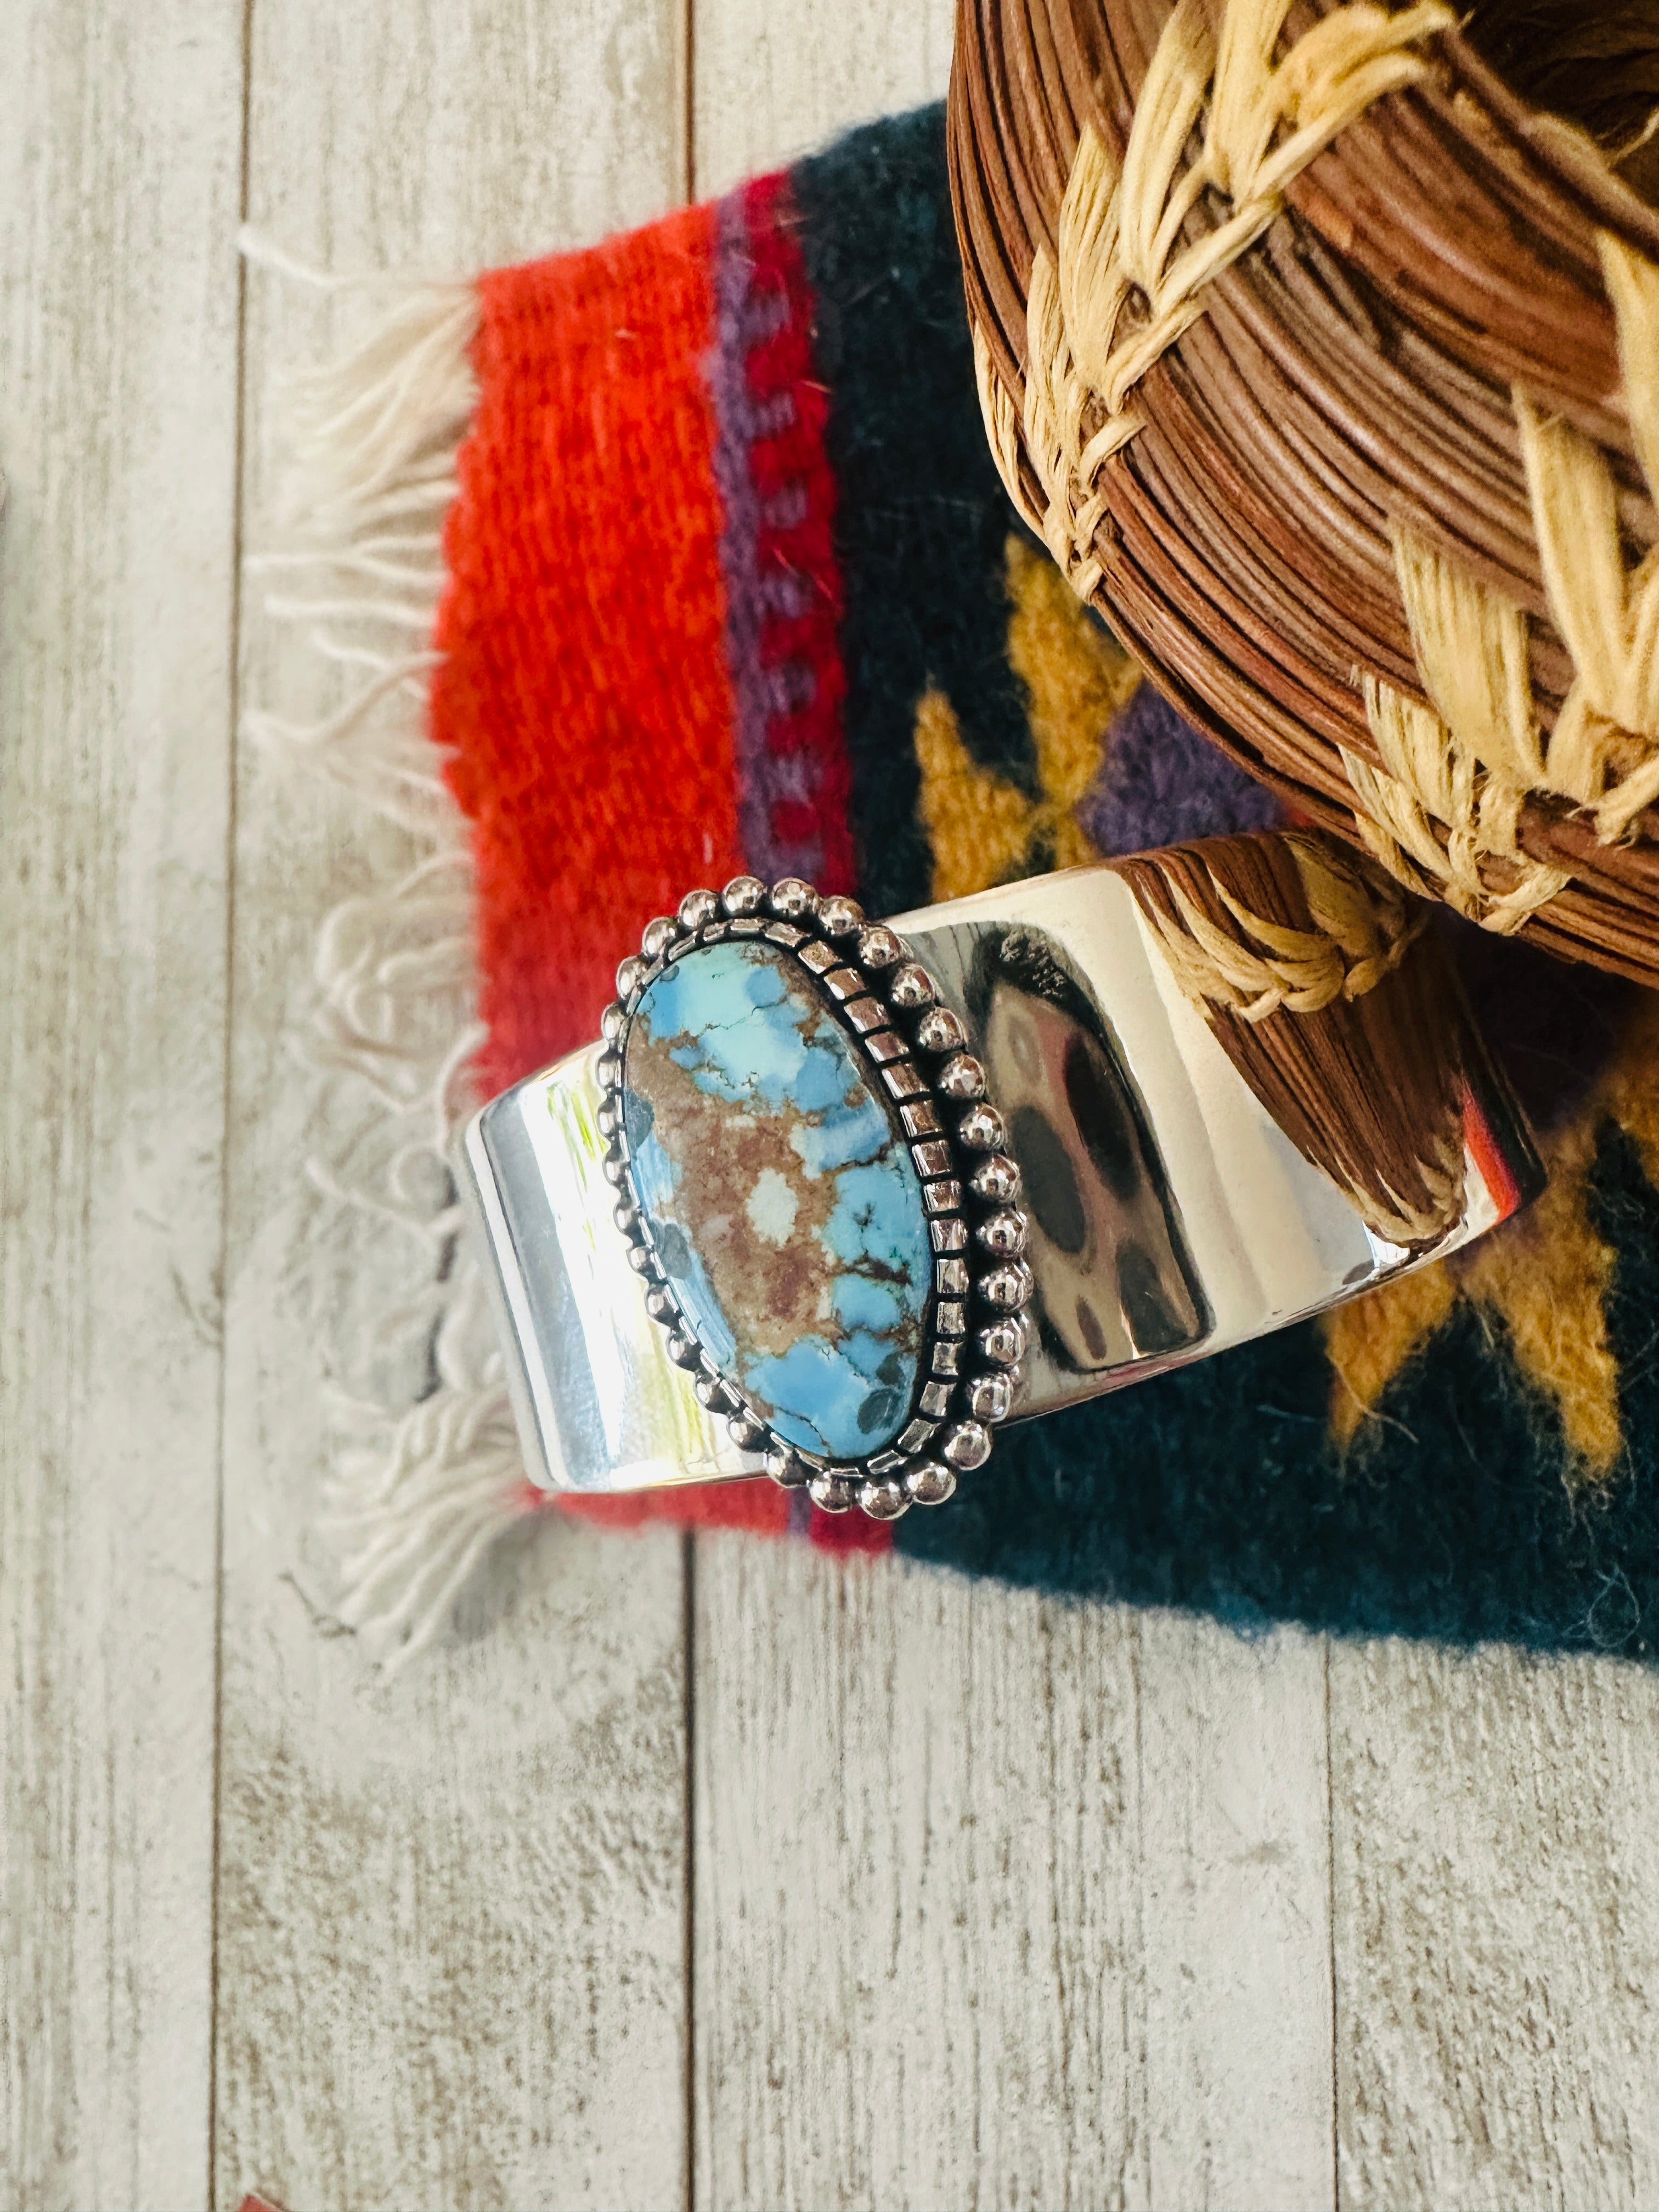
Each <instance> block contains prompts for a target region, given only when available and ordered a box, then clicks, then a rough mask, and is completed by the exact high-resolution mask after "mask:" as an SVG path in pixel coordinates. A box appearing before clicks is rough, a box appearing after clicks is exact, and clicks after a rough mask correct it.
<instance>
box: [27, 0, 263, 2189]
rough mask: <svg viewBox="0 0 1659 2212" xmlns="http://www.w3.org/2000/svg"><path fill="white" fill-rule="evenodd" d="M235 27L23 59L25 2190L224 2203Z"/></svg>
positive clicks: (144, 12) (104, 24)
mask: <svg viewBox="0 0 1659 2212" xmlns="http://www.w3.org/2000/svg"><path fill="white" fill-rule="evenodd" d="M241 18H242V10H241V7H240V0H235V4H220V0H204V4H202V5H199V6H197V7H196V8H195V9H192V10H191V11H190V15H189V20H188V21H185V20H184V19H182V18H179V17H173V16H170V17H161V16H156V15H155V14H154V12H153V11H152V10H149V9H144V8H142V7H139V6H137V5H131V4H125V0H88V5H87V6H85V7H84V8H81V9H76V10H74V11H72V13H70V14H68V15H66V14H65V12H64V9H62V8H60V7H56V6H53V5H52V0H39V3H38V4H36V0H12V4H11V5H9V7H8V8H7V9H6V10H5V11H4V25H5V33H6V35H5V39H4V49H5V57H6V58H5V66H4V69H3V71H0V297H3V299H4V301H5V312H4V313H3V315H0V468H3V469H4V471H6V473H7V474H8V476H9V479H10V498H9V510H8V512H7V513H6V515H5V517H4V520H3V522H0V732H3V738H0V1221H3V1224H4V1229H3V1236H0V1741H3V1743H4V1747H5V1755H4V1760H3V1774H0V1897H3V1910H0V2173H3V2175H4V2177H5V2180H4V2191H3V2193H4V2195H5V2197H6V2199H7V2201H8V2202H9V2203H27V2204H29V2205H31V2206H40V2207H42V2208H46V2207H51V2206H84V2205H88V2204H137V2203H148V2204H159V2203H167V2204H177V2205H189V2204H200V2203H204V2200H205V2196H206V2173H207V2130H208V2101H209V2100H208V2063H209V2062H208V2051H209V2007H210V1943H211V1850H212V1834H213V1816H212V1789H213V1755H212V1753H213V1704H214V1666H213V1638H214V1574H215V1547H216V1482H217V1476H216V1466H217V1402H218V1387H219V1290H218V1270H219V1258H220V1218H221V1214H220V1191H221V1175H222V1130H223V1063H224V1022H225V869H226V836H227V817H228V789H229V777H228V761H229V731H230V704H231V698H230V659H229V638H230V609H231V573H232V562H231V551H232V544H233V532H234V474H235V468H234V454H235V428H236V315H235V259H234V234H235V225H236V216H237V191H238V175H239V160H240V106H241V102H240V81H241Z"/></svg>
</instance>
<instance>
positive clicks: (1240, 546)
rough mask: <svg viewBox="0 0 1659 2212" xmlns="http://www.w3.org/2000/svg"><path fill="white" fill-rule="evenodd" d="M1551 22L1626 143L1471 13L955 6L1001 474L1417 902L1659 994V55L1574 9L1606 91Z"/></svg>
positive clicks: (1065, 554)
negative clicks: (1652, 181)
mask: <svg viewBox="0 0 1659 2212" xmlns="http://www.w3.org/2000/svg"><path fill="white" fill-rule="evenodd" d="M1510 13H1511V15H1513V14H1514V13H1515V11H1514V9H1511V10H1510ZM1551 13H1552V9H1551V8H1550V7H1549V6H1544V7H1542V8H1541V7H1540V5H1539V4H1538V0H1534V5H1533V8H1532V11H1531V19H1530V20H1531V26H1532V34H1531V35H1528V36H1527V37H1520V38H1516V39H1512V40H1511V43H1512V44H1513V45H1514V46H1516V49H1517V51H1518V52H1520V54H1521V61H1522V64H1524V71H1529V72H1530V78H1529V81H1530V82H1531V83H1532V85H1533V87H1534V90H1535V91H1536V92H1538V94H1539V95H1540V96H1541V97H1543V98H1547V99H1550V100H1553V101H1555V103H1556V104H1557V105H1558V106H1560V105H1570V106H1571V105H1576V106H1577V113H1578V117H1579V119H1580V121H1581V122H1583V123H1584V124H1587V125H1589V126H1590V129H1591V130H1595V131H1598V132H1600V134H1601V137H1602V138H1603V140H1604V141H1612V142H1614V143H1613V145H1612V148H1611V151H1605V150H1603V149H1602V148H1601V147H1599V146H1598V145H1597V143H1595V139H1594V138H1593V137H1591V135H1589V130H1586V129H1583V128H1579V127H1576V126H1575V125H1572V124H1570V123H1569V122H1567V121H1565V120H1563V119H1561V118H1559V116H1557V115H1554V114H1550V113H1547V112H1544V111H1543V109H1542V108H1541V107H1538V106H1534V105H1531V104H1529V102H1528V100H1527V99H1525V98H1523V97H1522V94H1521V93H1520V92H1518V91H1516V89H1513V88H1512V85H1513V84H1515V83H1517V82H1527V81H1528V78H1527V76H1526V75H1525V73H1524V71H1522V70H1521V69H1519V68H1517V66H1516V61H1515V56H1514V55H1513V54H1510V55H1505V54H1504V53H1503V52H1502V51H1501V33H1500V32H1498V31H1497V30H1494V29H1493V28H1492V24H1491V23H1490V22H1488V23H1487V24H1486V37H1485V40H1484V43H1485V45H1486V49H1487V52H1488V53H1492V52H1497V53H1498V58H1500V59H1503V60H1504V63H1505V69H1506V75H1505V76H1503V77H1500V76H1499V75H1498V73H1497V71H1496V70H1494V68H1493V67H1492V65H1491V63H1490V61H1489V60H1488V59H1486V58H1483V56H1482V53H1481V52H1478V51H1477V50H1476V46H1475V45H1474V43H1472V39H1473V38H1474V37H1475V36H1479V35H1480V33H1481V29H1482V24H1481V11H1480V10H1477V14H1476V18H1475V19H1474V25H1473V27H1472V29H1471V31H1469V32H1468V33H1460V31H1459V30H1458V29H1457V27H1456V26H1455V17H1454V15H1453V13H1452V11H1451V9H1449V8H1447V7H1444V6H1443V5H1441V4H1440V0H1422V4H1419V5H1416V6H1413V7H1409V8H1405V9H1395V10H1392V11H1391V10H1389V9H1387V8H1385V7H1379V6H1372V5H1338V4H1336V0H1297V4H1296V5H1294V6H1291V7H1288V8H1287V6H1286V4H1285V0H1181V4H1180V5H1179V6H1177V7H1176V8H1175V9H1170V7H1169V6H1168V4H1167V0H961V8H960V15H959V21H958V33H957V53H956V63H955V69H954V72H953V76H952V81H951V112H950V147H951V184H952V190H953V192H954V195H955V199H956V208H957V228H958V232H959V235H960V239H961V244H962V249H963V263H964V266H965V270H966V278H967V291H968V303H969V317H970V320H971V323H972V326H973V332H974V341H975V358H976V362H977V366H978V371H979V377H980V386H981V400H982V402H983V404H984V409H985V416H986V425H987V434H988V435H989V437H990V440H991V444H992V447H993V449H994V453H995V454H996V457H997V460H998V464H999V465H1000V469H1001V471H1002V473H1003V477H1004V479H1005V481H1006V483H1007V485H1008V488H1009V489H1010V491H1011V492H1012V495H1013V496H1014V498H1015V500H1016V501H1017V502H1018V506H1019V507H1020V508H1021V511H1022V512H1023V513H1024V515H1025V516H1026V518H1027V519H1028V520H1029V521H1030V523H1031V525H1032V526H1033V527H1034V528H1035V529H1036V530H1037V531H1038V532H1040V533H1041V534H1042V537H1043V538H1044V539H1045V540H1046V542H1047V543H1048V546H1049V548H1050V549H1051V550H1052V551H1053V553H1054V556H1055V558H1056V559H1057V560H1058V561H1060V563H1061V564H1062V565H1063V567H1064V568H1065V569H1066V573H1067V574H1068V575H1069V576H1070V578H1071V580H1072V582H1073V586H1075V588H1076V589H1077V591H1078V592H1079V594H1080V595H1081V596H1082V597H1084V598H1085V599H1091V600H1093V601H1094V602H1096V603H1097V605H1099V606H1100V607H1101V609H1102V610H1103V612H1104V613H1105V614H1106V615H1107V617H1108V618H1109V621H1110V622H1111V623H1112V626H1113V628H1114V629H1115V630H1117V631H1118V633H1119V634H1120V635H1121V636H1122V637H1123V639H1124V641H1125V642H1126V643H1127V644H1128V645H1129V646H1130V647H1132V648H1133V650H1134V652H1135V653H1137V654H1138V655H1139V657H1140V658H1141V659H1143V660H1144V662H1145V663H1146V666H1147V668H1148V669H1149V671H1151V673H1152V676H1153V678H1154V679H1155V680H1156V681H1157V682H1158V684H1159V685H1160V686H1161V687H1162V688H1163V689H1164V690H1165V691H1167V692H1168V693H1169V695H1170V697H1171V698H1173V699H1174V700H1175V701H1176V703H1177V704H1178V705H1179V706H1180V707H1181V708H1182V710H1183V711H1184V712H1185V713H1186V714H1188V716H1189V717H1191V719H1192V720H1194V721H1195V722H1196V723H1198V724H1199V725H1200V726H1201V727H1202V728H1204V729H1205V730H1206V731H1207V732H1209V733H1210V734H1211V735H1212V737H1214V738H1216V739H1217V740H1218V742H1219V743H1220V744H1223V745H1224V746H1225V747H1226V748H1227V750H1229V751H1231V753H1233V754H1234V755H1235V756H1236V757H1237V758H1238V759H1240V760H1241V761H1242V762H1243V764H1244V765H1245V766H1246V767H1247V768H1249V769H1251V770H1253V771H1254V772H1255V774H1256V775H1260V776H1261V777H1262V778H1263V779H1264V780H1265V781H1267V782H1268V783H1269V784H1271V785H1273V787H1275V788H1276V789H1277V790H1278V791H1279V793H1281V794H1282V795H1283V796H1284V797H1285V799H1287V800H1288V801H1289V802H1290V803H1291V805H1292V806H1293V807H1295V808H1296V809H1297V811H1298V812H1299V813H1300V814H1301V815H1302V816H1303V817H1306V818H1309V819H1310V820H1312V821H1314V822H1316V823H1319V824H1321V825H1322V826H1324V827H1327V828H1328V829H1333V830H1334V831H1336V832H1338V833H1339V834H1340V835H1341V836H1345V837H1346V838H1348V839H1349V840H1351V841H1352V842H1358V843H1360V844H1362V845H1364V846H1365V847H1366V848H1369V849H1370V852H1372V853H1373V854H1376V857H1377V858H1378V859H1379V860H1381V861H1382V862H1383V865H1384V866H1386V867H1387V868H1388V869H1389V871H1390V872H1392V873H1393V874H1394V875H1395V877H1396V878H1398V879H1399V880H1400V881H1401V883H1403V884H1406V885H1407V886H1408V887H1409V888H1410V889H1412V890H1415V891H1419V892H1422V893H1425V894H1428V895H1431V896H1439V897H1441V898H1443V899H1445V900H1446V901H1447V902H1449V903H1450V904H1451V905H1453V906H1454V907H1455V908H1457V909H1458V911H1459V912H1461V913H1462V914H1464V915H1468V916H1469V917H1470V918H1471V919H1473V920H1474V921H1479V922H1480V923H1482V924H1483V925H1485V926H1486V927H1488V928H1492V929H1496V930H1499V931H1504V932H1510V931H1516V930H1518V931H1522V932H1523V933H1525V935H1526V936H1527V937H1528V939H1534V940H1535V941H1536V942H1538V943H1539V944H1541V945H1545V946H1547V947H1548V948H1549V949H1550V950H1551V951H1555V952H1558V953H1562V954H1566V955H1569V956H1571V957H1576V958H1581V959H1586V960H1589V961H1593V962H1595V963H1596V964H1597V965H1599V966H1601V967H1605V968H1609V969H1614V970H1616V971H1618V972H1619V973H1621V974H1624V975H1630V976H1633V977H1636V978H1638V979H1639V980H1641V981H1646V982H1654V981H1659V805H1656V802H1659V553H1656V551H1655V550H1654V548H1655V543H1656V538H1659V518H1656V513H1655V492H1656V488H1659V216H1656V215H1655V213H1654V211H1653V210H1652V209H1651V208H1650V206H1648V205H1647V204H1645V202H1644V199H1643V198H1642V197H1640V196H1639V195H1638V192H1637V191H1635V190H1634V189H1633V188H1632V185H1631V184H1630V183H1628V182H1626V181H1625V180H1624V178H1623V177H1622V176H1621V174H1620V167H1619V166H1618V161H1619V144H1618V143H1617V142H1619V140H1620V137H1621V135H1622V136H1623V137H1625V138H1626V139H1633V138H1635V137H1638V136H1639V126H1640V123H1641V119H1642V118H1643V117H1644V114H1645V113H1646V112H1647V110H1648V108H1649V107H1650V105H1651V103H1652V102H1653V100H1655V98H1656V97H1659V85H1656V82H1655V78H1654V72H1653V66H1652V64H1653V61H1654V57H1655V55H1656V53H1659V26H1656V10H1655V9H1654V7H1653V5H1652V4H1651V0H1647V4H1645V5H1644V6H1642V7H1639V8H1638V9H1634V10H1632V9H1630V8H1629V7H1628V6H1626V9H1624V11H1623V12H1622V14H1619V13H1618V11H1616V10H1612V9H1608V8H1607V7H1601V8H1598V6H1597V5H1596V4H1595V0H1577V4H1576V5H1560V4H1557V5H1556V6H1555V8H1554V9H1553V13H1554V14H1555V15H1558V16H1559V19H1560V22H1561V23H1562V24H1565V25H1567V26H1569V27H1571V33H1572V35H1573V36H1574V37H1575V38H1576V39H1577V43H1578V49H1579V51H1578V54H1577V64H1579V65H1577V67H1576V69H1575V66H1574V65H1572V64H1573V63H1574V57H1573V56H1571V55H1569V56H1568V57H1567V58H1566V60H1565V62H1562V57H1561V55H1560V54H1559V52H1553V51H1552V49H1551V46H1550V42H1549V38H1548V36H1547V35H1545V34H1544V33H1540V32H1539V30H1538V24H1539V21H1540V20H1541V17H1544V16H1548V15H1550V14H1551ZM1486 15H1487V16H1488V17H1492V18H1495V17H1496V16H1497V15H1498V9H1497V7H1496V4H1495V0H1494V4H1492V5H1489V7H1488V9H1487V10H1486ZM1615 15H1617V20H1616V21H1615V20H1614V17H1615ZM1644 26H1645V27H1644ZM1523 27H1524V26H1523ZM1586 53H1588V54H1589V57H1590V61H1589V64H1588V65H1583V56H1584V54H1586ZM1557 63H1561V64H1562V65H1561V66H1560V67H1557V66H1555V64H1557ZM1575 87H1576V88H1577V91H1576V93H1575V89H1574V88H1575ZM1586 87H1589V92H1588V93H1587V92H1586ZM1655 150H1656V147H1655V143H1652V142H1650V143H1646V144H1645V145H1644V146H1642V147H1639V148H1638V150H1637V152H1636V155H1635V156H1634V158H1633V159H1631V160H1628V161H1626V173H1627V174H1628V175H1630V176H1632V177H1639V176H1640V175H1641V174H1642V173H1643V169H1644V165H1646V166H1648V167H1651V165H1652V160H1653V155H1654V153H1655Z"/></svg>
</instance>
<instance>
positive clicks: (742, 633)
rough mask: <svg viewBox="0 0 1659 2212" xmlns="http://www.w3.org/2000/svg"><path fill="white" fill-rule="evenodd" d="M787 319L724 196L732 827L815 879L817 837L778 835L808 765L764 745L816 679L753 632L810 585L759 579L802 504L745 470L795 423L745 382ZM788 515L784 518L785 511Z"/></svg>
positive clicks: (749, 843) (777, 861) (713, 366)
mask: <svg viewBox="0 0 1659 2212" xmlns="http://www.w3.org/2000/svg"><path fill="white" fill-rule="evenodd" d="M788 315H789V301H788V299H787V295H785V294H784V293H783V292H782V291H781V290H767V291H765V292H757V290H756V289H755V263H754V258H753V256H752V254H751V253H750V246H749V223H748V217H747V215H746V212H745V210H744V200H743V194H742V193H741V191H736V192H729V193H728V194H727V195H726V197H725V198H724V199H723V200H721V201H720V204H719V206H718V208H717V209H716V210H715V215H714V349H713V351H712V352H711V354H710V356H709V358H708V372H707V373H708V389H709V392H710V394H711V396H712V398H713V399H714V484H715V489H717V490H718V492H719V493H720V504H721V507H722V508H723V510H724V513H725V516H726V526H725V528H724V530H723V531H722V532H721V533H720V570H721V574H722V575H723V577H724V579H725V583H726V665H727V667H728V669H729V670H730V671H731V677H732V699H733V702H734V708H735V714H736V726H735V728H734V730H733V732H732V751H733V754H734V757H735V760H736V765H737V772H738V829H739V831H740V834H741V836H742V839H743V849H744V855H745V856H746V858H747V860H748V862H749V866H750V867H751V868H752V869H753V870H754V871H755V872H756V874H757V875H761V876H765V877H768V878H776V877H778V876H805V878H807V879H808V881H809V882H810V881H811V880H813V879H814V878H816V877H817V874H818V873H819V872H820V870H821V868H822V864H823V846H822V844H821V843H820V842H819V841H818V840H817V839H813V840H811V842H802V843H792V842H789V841H788V840H787V839H784V838H781V837H780V836H778V835H777V832H776V830H775V828H774V806H775V802H776V801H777V800H778V799H805V798H807V797H809V796H810V793H809V792H808V791H807V789H806V787H805V763H802V762H801V761H799V759H798V758H796V759H792V758H788V757H783V758H780V757H777V756H775V754H774V753H773V752H772V751H771V750H770V749H769V746H768V744H767V742H766V733H767V729H768V726H769V724H770V722H771V721H772V720H773V719H774V717H775V716H779V715H782V714H789V713H791V712H793V711H797V710H799V708H800V707H802V706H803V705H805V704H806V703H807V702H809V701H810V698H811V690H812V687H813V684H814V678H813V675H812V671H811V669H809V668H807V667H806V666H805V665H803V664H801V663H799V662H795V663H790V664H786V665H784V666H783V667H781V668H772V669H768V668H763V666H762V665H761V634H762V630H763V626H764V623H765V621H766V618H767V617H768V615H769V614H781V615H798V614H799V613H800V612H801V611H802V608H801V605H799V600H800V599H803V598H804V596H805V590H806V586H805V583H804V582H803V580H801V579H800V578H799V577H796V576H793V575H790V574H787V573H785V574H778V573H774V574H771V575H769V576H763V574H761V566H760V560H759V550H760V531H761V527H762V525H763V523H766V524H771V525H773V526H777V525H779V524H782V525H784V526H790V525H793V524H798V523H799V520H801V518H802V516H803V515H804V513H805V499H806V495H805V491H804V489H801V488H799V487H798V486H793V485H792V486H790V487H788V488H787V489H786V490H785V491H783V492H781V493H780V494H778V495H775V498H774V499H773V500H772V501H771V502H770V503H769V508H768V507H763V503H762V501H761V498H760V495H759V494H758V492H757V489H756V487H755V483H754V480H753V478H752V477H751V475H750V465H749V457H750V448H751V447H753V445H754V443H755V441H756V440H757V438H763V437H771V436H775V435H777V433H778V432H779V431H780V430H782V429H787V428H788V427H789V425H790V424H791V423H792V422H793V420H794V414H795V410H794V402H793V398H792V397H791V396H790V394H789V393H788V392H778V393H774V394H770V395H769V396H768V397H767V398H765V399H764V400H757V398H756V397H755V395H754V394H753V392H751V391H750V385H749V372H748V364H749V356H750V352H751V351H752V349H754V348H755V347H756V346H757V345H761V344H763V343H765V341H766V340H767V339H768V338H770V337H775V336H776V334H777V333H778V331H781V329H782V328H783V326H784V324H785V323H786V322H787V319H788ZM785 507H787V509H788V511H787V513H786V512H782V511H779V510H782V509H784V508H785Z"/></svg>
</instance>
